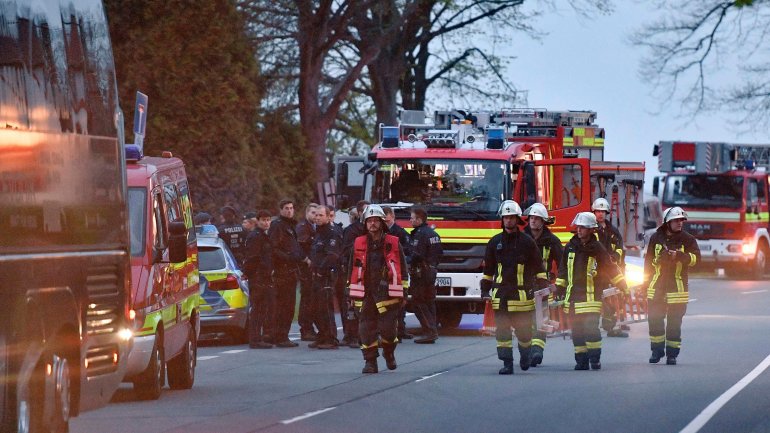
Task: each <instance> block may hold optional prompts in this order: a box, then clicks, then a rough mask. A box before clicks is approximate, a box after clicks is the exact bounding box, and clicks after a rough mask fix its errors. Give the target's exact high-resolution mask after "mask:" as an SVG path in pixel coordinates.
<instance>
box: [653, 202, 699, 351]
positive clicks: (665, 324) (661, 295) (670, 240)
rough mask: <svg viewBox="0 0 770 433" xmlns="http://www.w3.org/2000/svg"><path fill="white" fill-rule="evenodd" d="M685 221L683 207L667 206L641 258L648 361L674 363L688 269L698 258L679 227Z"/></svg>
mask: <svg viewBox="0 0 770 433" xmlns="http://www.w3.org/2000/svg"><path fill="white" fill-rule="evenodd" d="M685 221H687V214H686V213H685V212H684V211H683V210H682V208H680V207H672V208H668V209H666V211H665V212H663V224H662V225H661V226H660V227H658V229H657V230H656V231H655V233H654V234H653V235H652V237H651V238H650V243H649V246H648V247H647V256H646V257H645V259H644V276H645V282H646V283H645V286H647V301H648V305H649V314H648V316H647V320H648V322H649V324H650V348H651V350H652V356H651V357H650V363H651V364H655V363H657V362H658V361H660V359H661V358H663V356H664V355H665V356H666V364H668V365H676V357H677V356H679V348H680V346H681V345H682V318H683V317H684V313H685V312H686V311H687V302H688V301H689V292H688V287H687V286H688V269H689V268H691V267H693V266H695V265H696V264H697V263H698V262H699V261H700V249H699V248H698V242H697V241H696V240H695V238H694V237H693V236H692V235H691V234H689V233H687V232H686V231H684V230H682V227H683V225H684V222H685ZM664 348H665V350H664Z"/></svg>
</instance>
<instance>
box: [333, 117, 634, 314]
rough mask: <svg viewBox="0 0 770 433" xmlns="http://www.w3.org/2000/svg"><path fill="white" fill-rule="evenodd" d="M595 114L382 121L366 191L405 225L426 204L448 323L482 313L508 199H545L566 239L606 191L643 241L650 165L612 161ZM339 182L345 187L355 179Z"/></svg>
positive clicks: (623, 226) (624, 223)
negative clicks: (488, 251) (487, 271)
mask: <svg viewBox="0 0 770 433" xmlns="http://www.w3.org/2000/svg"><path fill="white" fill-rule="evenodd" d="M595 118H596V113H594V112H585V111H562V112H551V111H546V110H533V109H511V110H502V111H498V112H473V113H471V112H463V111H444V112H436V113H435V118H434V119H433V123H432V124H426V123H425V116H424V114H423V113H422V112H405V113H402V116H401V124H400V125H399V126H393V127H387V126H383V127H381V132H380V135H381V137H380V143H379V144H377V146H375V147H374V149H373V150H372V151H371V152H370V154H369V156H368V158H367V161H366V166H365V167H364V169H363V171H364V172H365V173H367V177H366V178H365V179H364V182H363V188H362V189H363V191H364V198H366V199H368V200H370V201H371V202H373V203H380V204H387V205H389V206H391V207H393V208H394V209H395V211H396V218H397V220H398V224H400V225H402V226H404V227H406V228H409V222H408V218H409V215H408V209H409V207H411V206H412V205H421V206H424V207H425V208H426V209H427V211H428V215H429V219H430V224H431V225H433V226H434V227H435V230H436V231H437V232H438V233H439V235H440V236H441V240H442V246H443V250H444V256H443V258H442V261H441V263H440V265H439V273H438V276H437V278H436V285H437V291H438V297H437V300H438V320H439V323H441V325H442V327H445V328H447V327H448V328H451V327H456V326H457V325H459V323H460V320H461V319H462V314H463V313H479V314H480V313H482V312H483V304H482V303H481V300H480V292H479V281H480V279H481V274H482V268H483V264H482V260H483V257H484V250H485V247H486V244H487V242H488V241H489V239H490V238H491V237H492V236H493V235H494V234H496V233H498V232H499V231H500V220H499V217H498V215H497V211H498V208H499V207H500V204H501V203H502V202H503V201H504V200H506V199H514V200H516V201H517V202H519V203H520V204H521V206H522V208H523V209H526V208H527V207H528V206H530V205H532V204H533V203H535V202H540V203H543V204H544V205H545V206H546V207H547V208H548V209H549V212H550V213H551V215H553V216H555V217H556V224H555V225H554V226H552V227H551V229H552V230H553V231H554V232H555V234H556V235H557V236H558V237H559V238H560V239H561V240H562V241H563V242H566V241H567V240H568V239H569V238H570V237H571V236H572V233H570V231H569V230H570V227H569V225H570V223H571V222H572V220H573V218H574V216H575V215H576V214H577V213H578V212H583V211H589V210H590V207H591V202H592V199H593V198H595V197H599V196H606V197H607V199H608V200H611V202H612V203H613V206H615V209H614V210H615V211H616V212H614V214H615V215H618V217H617V218H618V219H619V221H613V222H617V223H618V225H619V227H620V230H621V233H624V232H625V234H626V245H627V246H628V247H633V248H638V247H639V246H641V240H642V238H641V236H640V234H641V232H642V227H641V225H642V220H641V219H640V218H639V215H638V212H640V211H641V209H642V205H641V203H642V202H643V201H642V198H641V187H642V181H643V178H644V165H643V164H641V163H609V162H604V161H603V159H604V157H603V156H604V129H603V128H601V127H598V126H596V125H595V124H594V123H593V122H594V120H595ZM339 161H342V164H343V165H349V166H350V167H345V166H339V170H338V173H341V174H343V175H344V176H342V179H341V180H342V181H345V180H349V179H353V176H351V175H350V173H355V172H356V171H357V170H355V169H353V168H352V167H353V165H352V164H353V163H354V161H350V160H349V159H340V160H339ZM356 179H357V178H356ZM339 183H341V185H339V188H338V189H339V191H340V192H342V193H344V192H345V191H346V190H347V189H346V188H348V186H349V185H346V184H344V182H340V179H338V184H339ZM634 203H637V204H638V206H635V205H634Z"/></svg>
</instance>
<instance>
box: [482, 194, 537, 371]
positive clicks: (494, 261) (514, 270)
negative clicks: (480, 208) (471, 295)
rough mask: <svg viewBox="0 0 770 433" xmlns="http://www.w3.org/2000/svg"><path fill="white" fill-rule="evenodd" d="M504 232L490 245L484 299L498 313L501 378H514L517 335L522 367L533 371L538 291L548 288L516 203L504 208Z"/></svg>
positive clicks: (497, 333) (487, 253) (486, 258)
mask: <svg viewBox="0 0 770 433" xmlns="http://www.w3.org/2000/svg"><path fill="white" fill-rule="evenodd" d="M498 214H499V215H500V218H501V225H502V228H503V231H502V232H501V233H498V234H496V235H495V236H494V237H492V239H490V240H489V243H487V248H486V253H485V255H484V275H483V276H482V277H481V298H482V299H485V300H486V299H491V300H492V309H493V310H494V312H495V327H496V331H495V337H496V339H497V357H498V358H499V359H500V360H501V361H503V368H501V369H500V371H499V374H513V334H512V332H511V328H513V329H514V332H515V333H516V339H517V340H518V347H519V356H520V359H519V367H521V369H522V370H523V371H526V370H528V369H529V365H530V358H529V355H530V346H531V344H532V327H533V324H534V323H533V322H534V321H533V312H534V311H535V301H534V297H533V293H534V291H535V288H536V287H538V288H542V287H546V286H547V285H548V280H547V275H546V273H545V269H544V268H543V261H542V260H541V259H540V254H539V252H538V249H537V245H536V244H535V241H534V240H533V239H532V238H531V237H529V236H527V235H525V234H524V233H522V232H521V231H520V230H519V225H524V221H523V220H522V219H521V207H519V204H518V203H516V202H515V201H513V200H506V201H504V202H503V203H502V204H501V205H500V210H499V211H498Z"/></svg>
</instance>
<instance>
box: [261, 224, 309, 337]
mask: <svg viewBox="0 0 770 433" xmlns="http://www.w3.org/2000/svg"><path fill="white" fill-rule="evenodd" d="M296 225H297V223H296V221H294V220H293V219H291V218H285V217H278V219H276V220H275V221H273V223H272V224H271V225H270V231H269V235H270V245H271V246H272V252H273V266H274V267H275V272H274V275H273V276H274V279H275V286H276V294H275V303H276V308H275V335H273V340H274V341H275V343H276V344H278V343H282V342H287V341H289V330H290V329H291V322H292V320H294V305H295V304H296V302H297V269H298V266H299V264H300V263H301V262H302V259H303V258H304V257H305V255H304V254H302V250H301V248H300V246H299V242H297V232H296V231H295V230H294V227H295V226H296Z"/></svg>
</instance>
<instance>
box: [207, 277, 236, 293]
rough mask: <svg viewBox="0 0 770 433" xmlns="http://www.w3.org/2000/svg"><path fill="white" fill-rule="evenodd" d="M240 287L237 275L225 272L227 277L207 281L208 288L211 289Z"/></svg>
mask: <svg viewBox="0 0 770 433" xmlns="http://www.w3.org/2000/svg"><path fill="white" fill-rule="evenodd" d="M240 287H241V285H240V284H238V277H236V276H235V275H233V274H227V277H226V278H224V279H221V280H214V281H209V289H211V290H233V289H239V288H240Z"/></svg>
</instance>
